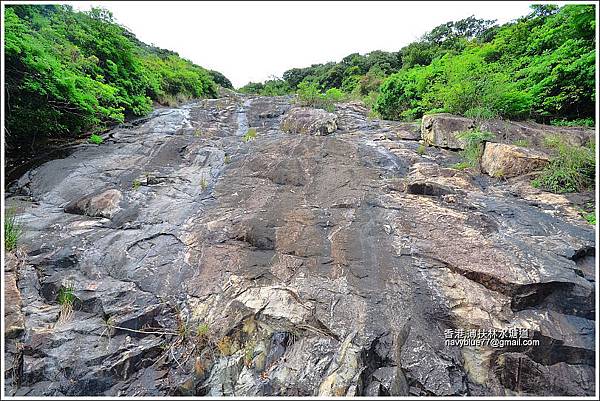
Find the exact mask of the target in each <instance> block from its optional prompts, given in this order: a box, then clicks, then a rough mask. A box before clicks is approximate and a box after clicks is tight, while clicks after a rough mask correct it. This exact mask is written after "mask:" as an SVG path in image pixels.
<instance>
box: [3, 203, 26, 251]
mask: <svg viewBox="0 0 600 401" xmlns="http://www.w3.org/2000/svg"><path fill="white" fill-rule="evenodd" d="M22 233H23V230H22V228H21V225H20V224H19V222H18V221H17V216H16V215H15V211H14V209H10V210H7V211H6V212H5V214H4V249H5V250H7V251H14V250H15V249H17V243H18V242H19V238H21V234H22Z"/></svg>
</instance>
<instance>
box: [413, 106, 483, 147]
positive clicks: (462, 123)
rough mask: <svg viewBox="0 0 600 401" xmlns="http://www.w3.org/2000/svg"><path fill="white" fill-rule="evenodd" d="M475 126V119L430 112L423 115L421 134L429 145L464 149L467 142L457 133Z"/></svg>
mask: <svg viewBox="0 0 600 401" xmlns="http://www.w3.org/2000/svg"><path fill="white" fill-rule="evenodd" d="M474 128H475V120H473V119H470V118H464V117H459V116H454V115H452V114H445V113H441V114H429V115H425V116H423V120H422V122H421V135H422V137H423V140H424V141H425V142H426V143H428V144H429V145H433V146H439V147H442V148H449V149H464V148H465V146H466V142H465V141H464V140H462V139H459V138H457V137H456V134H458V133H460V132H464V131H469V130H472V129H474Z"/></svg>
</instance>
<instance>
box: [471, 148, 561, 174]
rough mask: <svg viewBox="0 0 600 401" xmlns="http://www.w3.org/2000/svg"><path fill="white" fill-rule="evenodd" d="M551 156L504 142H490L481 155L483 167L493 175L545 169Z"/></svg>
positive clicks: (525, 172)
mask: <svg viewBox="0 0 600 401" xmlns="http://www.w3.org/2000/svg"><path fill="white" fill-rule="evenodd" d="M549 162H550V157H549V156H548V155H547V154H545V153H543V152H540V151H537V150H533V149H527V148H523V147H519V146H515V145H507V144H504V143H493V142H488V143H486V144H485V148H484V150H483V154H482V156H481V169H482V170H483V171H484V172H486V173H487V174H489V175H491V176H492V177H505V178H509V177H516V176H519V175H524V174H528V173H531V172H533V171H537V170H541V169H543V168H544V167H545V166H546V165H548V163H549Z"/></svg>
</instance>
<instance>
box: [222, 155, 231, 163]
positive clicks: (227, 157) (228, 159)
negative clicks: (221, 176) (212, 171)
mask: <svg viewBox="0 0 600 401" xmlns="http://www.w3.org/2000/svg"><path fill="white" fill-rule="evenodd" d="M223 163H225V164H229V163H231V156H229V155H225V158H224V159H223Z"/></svg>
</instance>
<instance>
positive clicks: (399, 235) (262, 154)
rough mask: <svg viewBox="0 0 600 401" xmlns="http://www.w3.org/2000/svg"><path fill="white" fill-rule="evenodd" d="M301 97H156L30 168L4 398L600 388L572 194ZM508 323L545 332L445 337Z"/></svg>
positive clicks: (588, 248)
mask: <svg viewBox="0 0 600 401" xmlns="http://www.w3.org/2000/svg"><path fill="white" fill-rule="evenodd" d="M294 109H295V108H293V107H292V105H291V104H290V99H289V98H288V97H274V98H266V97H241V96H240V97H238V96H234V95H230V96H227V97H223V98H221V99H214V100H203V101H199V102H196V103H191V104H188V105H186V106H184V107H181V108H176V109H160V110H156V111H155V112H154V113H153V114H152V115H151V116H150V117H148V118H145V119H143V120H140V121H136V122H133V123H130V124H125V125H122V126H119V127H116V128H115V129H114V130H112V131H111V132H110V133H109V135H108V139H107V141H106V142H105V143H104V144H102V145H100V146H91V145H82V146H80V147H79V148H78V149H77V150H76V151H75V152H74V153H73V154H72V155H70V156H69V157H66V158H64V159H57V160H53V161H50V162H48V163H45V164H43V165H41V166H40V167H38V168H36V169H34V170H31V171H30V172H28V173H27V174H25V175H24V176H23V177H21V179H20V180H19V181H18V182H17V183H16V184H15V185H14V186H13V187H12V188H13V193H12V194H11V196H10V197H9V198H8V199H7V204H8V205H9V206H10V205H11V204H12V203H17V202H18V203H19V204H20V205H21V209H22V210H23V212H22V213H20V214H19V220H20V221H21V222H22V224H23V230H24V231H23V237H22V239H21V241H20V247H21V250H20V252H23V253H25V254H26V257H25V262H24V263H23V265H22V266H20V268H19V269H18V271H19V273H18V276H17V287H18V290H19V291H20V296H21V298H22V302H21V308H20V309H21V312H22V314H23V321H24V330H23V332H22V333H20V334H18V335H17V336H16V337H15V338H11V339H7V341H6V350H7V353H6V356H5V357H6V360H5V362H6V363H5V366H6V368H5V377H6V378H7V379H6V385H7V393H8V394H11V395H12V394H14V395H29V396H40V395H54V396H62V395H71V396H78V395H79V396H81V395H90V396H92V395H127V396H140V395H146V396H170V395H187V396H190V395H195V396H201V395H214V396H217V395H225V396H266V395H290V396H309V395H312V396H316V395H397V396H403V395H439V396H443V395H461V396H462V395H476V396H483V395H488V396H489V395H512V394H521V395H556V396H560V395H592V394H593V393H594V388H595V383H594V377H595V368H594V356H595V340H594V338H595V331H594V327H595V324H594V323H595V322H594V317H595V309H594V305H595V299H594V288H595V272H594V269H593V265H594V264H593V262H594V260H595V240H594V237H595V235H594V234H595V233H594V229H593V227H592V226H590V225H588V224H587V223H586V222H585V221H584V220H583V219H582V218H581V217H579V215H578V212H577V210H576V209H575V208H574V207H573V206H572V204H571V203H570V202H569V200H568V198H566V197H565V196H563V195H556V194H546V193H542V192H540V190H537V189H535V188H531V186H530V185H529V183H528V182H526V181H524V180H522V179H519V178H517V179H515V180H511V181H510V182H508V181H505V180H497V179H495V178H492V177H488V176H476V175H472V174H469V173H466V172H462V171H457V170H453V169H450V168H448V166H450V165H452V164H453V163H455V162H456V161H457V159H458V156H457V154H456V152H453V151H450V150H448V149H443V148H437V147H429V148H426V149H425V151H424V152H423V151H422V150H419V142H418V137H417V138H413V137H412V135H413V134H411V133H412V132H413V131H412V130H413V129H414V126H413V125H401V124H402V123H395V122H388V121H379V120H370V119H368V118H367V116H366V113H365V112H364V110H363V109H361V108H360V107H358V106H357V105H354V106H344V105H338V107H337V108H336V112H335V116H336V118H337V120H338V121H339V122H340V126H339V128H337V129H336V130H335V131H333V132H331V133H330V134H329V135H327V136H316V135H289V134H287V133H284V132H282V126H285V124H283V123H282V122H283V120H284V119H286V118H287V117H289V116H290V113H292V114H291V115H294V113H296V112H292V110H294ZM305 113H308V115H313V114H316V115H323V114H322V113H324V112H323V111H322V110H321V111H310V112H308V111H307V112H305ZM286 116H287V117H286ZM328 118H329V117H328ZM309 125H310V124H309ZM249 127H253V128H256V130H257V133H258V134H257V137H256V138H255V139H253V140H251V141H247V142H244V141H243V140H242V137H243V135H244V134H245V133H246V132H247V130H248V128H249ZM317 131H318V130H317ZM400 131H406V132H409V134H406V135H405V134H394V133H395V132H396V133H397V132H400ZM134 182H135V183H138V184H136V185H134ZM108 191H113V192H108ZM114 191H118V192H119V193H120V197H119V195H117V194H116V192H114ZM102 194H104V195H102ZM107 194H108V196H107ZM111 194H112V195H111ZM549 195H552V196H549ZM90 196H91V198H89V197H90ZM95 197H99V198H97V199H96V201H95V202H92V199H94V198H95ZM88 198H89V199H88ZM82 199H85V201H84V202H83V205H84V206H85V207H81V208H80V209H81V210H83V211H84V212H80V213H68V212H66V211H65V205H70V204H78V203H79V202H82ZM102 199H104V200H106V199H108V200H110V199H112V200H114V202H111V201H108V202H98V200H102ZM117 199H120V200H119V201H118V202H116V200H117ZM88 200H89V202H88ZM92 203H94V205H97V204H98V203H100V204H101V205H102V207H97V208H96V209H94V210H103V211H105V212H106V213H104V212H103V213H95V212H90V210H91V209H90V208H89V207H88V206H86V205H91V204H92ZM115 204H118V208H115V209H113V208H112V206H114V205H115ZM104 206H106V207H107V208H105V207H104ZM108 211H112V213H109V212H108ZM92 215H93V216H94V217H93V216H92ZM109 215H110V216H111V217H107V216H109ZM590 266H592V267H590ZM66 288H72V292H73V296H74V300H73V304H72V314H71V315H70V316H69V315H68V316H67V317H68V318H65V307H64V305H61V304H60V303H59V294H61V292H63V293H64V291H65V289H66ZM513 326H514V327H518V328H523V329H527V330H528V331H529V334H530V336H531V337H533V338H534V339H537V340H539V341H540V344H539V345H521V346H516V345H511V346H509V345H506V346H503V347H497V348H493V347H489V346H481V347H476V346H465V347H459V346H455V345H451V344H448V343H446V341H445V336H446V333H447V330H449V329H452V330H459V329H462V330H464V331H465V332H467V331H468V330H470V329H482V330H486V331H487V330H492V329H495V330H502V329H508V328H510V327H513Z"/></svg>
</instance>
